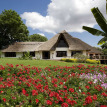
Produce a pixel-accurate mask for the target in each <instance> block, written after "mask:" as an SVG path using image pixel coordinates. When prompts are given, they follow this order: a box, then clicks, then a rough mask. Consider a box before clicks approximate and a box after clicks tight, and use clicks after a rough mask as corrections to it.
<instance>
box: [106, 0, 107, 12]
mask: <svg viewBox="0 0 107 107" xmlns="http://www.w3.org/2000/svg"><path fill="white" fill-rule="evenodd" d="M106 14H107V0H106Z"/></svg>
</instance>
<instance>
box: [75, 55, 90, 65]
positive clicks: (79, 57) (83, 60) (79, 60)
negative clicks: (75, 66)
mask: <svg viewBox="0 0 107 107" xmlns="http://www.w3.org/2000/svg"><path fill="white" fill-rule="evenodd" d="M73 57H74V58H76V59H77V62H80V63H84V62H86V59H88V56H85V55H83V54H79V53H77V54H75V55H74V56H73Z"/></svg>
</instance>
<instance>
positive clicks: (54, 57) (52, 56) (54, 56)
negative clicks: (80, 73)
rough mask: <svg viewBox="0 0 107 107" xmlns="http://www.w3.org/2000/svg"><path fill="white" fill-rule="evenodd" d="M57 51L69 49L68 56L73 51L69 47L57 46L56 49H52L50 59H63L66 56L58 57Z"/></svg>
mask: <svg viewBox="0 0 107 107" xmlns="http://www.w3.org/2000/svg"><path fill="white" fill-rule="evenodd" d="M56 51H67V57H70V56H71V51H70V50H69V48H56V50H55V51H50V59H61V58H65V57H56Z"/></svg>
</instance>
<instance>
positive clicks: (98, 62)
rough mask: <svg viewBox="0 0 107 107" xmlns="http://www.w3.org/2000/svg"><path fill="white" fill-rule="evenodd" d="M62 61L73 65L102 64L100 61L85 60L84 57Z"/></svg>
mask: <svg viewBox="0 0 107 107" xmlns="http://www.w3.org/2000/svg"><path fill="white" fill-rule="evenodd" d="M78 57H79V56H78ZM61 61H65V62H73V63H88V64H100V61H99V60H91V59H87V58H86V59H85V58H84V57H82V56H81V57H79V58H78V59H70V58H62V59H61Z"/></svg>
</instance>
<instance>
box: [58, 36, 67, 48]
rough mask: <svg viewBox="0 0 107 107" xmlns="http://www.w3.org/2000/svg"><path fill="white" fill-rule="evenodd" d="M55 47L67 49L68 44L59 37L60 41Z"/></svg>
mask: <svg viewBox="0 0 107 107" xmlns="http://www.w3.org/2000/svg"><path fill="white" fill-rule="evenodd" d="M57 47H68V44H67V43H66V41H65V40H64V38H63V37H61V38H60V40H59V41H58V45H57Z"/></svg>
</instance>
